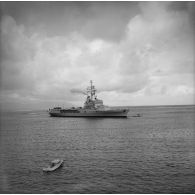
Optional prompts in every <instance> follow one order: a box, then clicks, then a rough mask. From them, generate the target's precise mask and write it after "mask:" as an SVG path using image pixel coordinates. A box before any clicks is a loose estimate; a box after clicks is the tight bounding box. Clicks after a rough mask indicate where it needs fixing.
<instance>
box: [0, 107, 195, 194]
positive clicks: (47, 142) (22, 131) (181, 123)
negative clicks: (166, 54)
mask: <svg viewBox="0 0 195 195" xmlns="http://www.w3.org/2000/svg"><path fill="white" fill-rule="evenodd" d="M136 114H140V117H136ZM194 116H195V106H194V105H192V106H148V107H130V112H129V116H128V118H52V117H49V115H48V113H47V112H46V111H31V112H27V111H25V112H1V126H0V192H1V193H20V194H21V193H63V194H64V193H69V194H71V193H76V194H78V193H90V194H92V193H98V194H101V193H121V194H122V193H128V194H131V193H133V194H136V193H141V194H143V193H195V145H194V143H195V140H194V139H195V137H194V131H195V128H194V127H195V126H194ZM56 158H59V159H64V165H63V167H61V168H60V169H58V170H56V171H55V172H52V173H44V172H43V171H42V169H43V168H44V167H47V165H48V163H49V162H50V161H51V160H53V159H56Z"/></svg>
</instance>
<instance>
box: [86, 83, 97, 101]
mask: <svg viewBox="0 0 195 195" xmlns="http://www.w3.org/2000/svg"><path fill="white" fill-rule="evenodd" d="M87 92H89V93H90V98H91V100H93V97H94V95H95V92H96V89H95V86H94V85H93V82H92V80H90V86H89V87H88V88H87Z"/></svg>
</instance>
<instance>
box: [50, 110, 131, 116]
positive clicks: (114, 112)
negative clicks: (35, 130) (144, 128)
mask: <svg viewBox="0 0 195 195" xmlns="http://www.w3.org/2000/svg"><path fill="white" fill-rule="evenodd" d="M127 113H128V110H127V109H125V110H112V111H81V112H79V113H71V112H66V113H63V112H52V111H50V112H49V114H50V116H51V117H127Z"/></svg>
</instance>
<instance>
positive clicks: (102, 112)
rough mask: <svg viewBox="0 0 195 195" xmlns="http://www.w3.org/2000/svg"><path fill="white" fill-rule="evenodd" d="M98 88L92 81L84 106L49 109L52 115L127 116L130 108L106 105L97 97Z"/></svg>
mask: <svg viewBox="0 0 195 195" xmlns="http://www.w3.org/2000/svg"><path fill="white" fill-rule="evenodd" d="M96 91H97V90H96V88H95V86H94V85H93V83H92V81H90V86H89V87H87V91H86V93H85V94H86V95H87V98H86V101H85V103H84V106H83V107H77V108H75V107H72V108H61V107H55V108H52V109H49V114H50V116H52V117H127V114H128V112H129V109H121V108H112V107H108V106H105V105H104V104H103V101H102V100H100V99H98V98H97V95H96Z"/></svg>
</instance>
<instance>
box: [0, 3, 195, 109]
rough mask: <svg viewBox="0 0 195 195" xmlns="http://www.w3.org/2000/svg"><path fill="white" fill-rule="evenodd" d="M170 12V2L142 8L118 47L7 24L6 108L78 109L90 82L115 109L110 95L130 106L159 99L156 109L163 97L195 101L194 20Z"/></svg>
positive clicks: (4, 55) (3, 90) (4, 38)
mask: <svg viewBox="0 0 195 195" xmlns="http://www.w3.org/2000/svg"><path fill="white" fill-rule="evenodd" d="M169 7H170V3H167V2H166V3H164V2H144V3H140V10H141V11H140V13H139V14H137V15H136V16H135V17H133V18H131V19H130V20H129V22H128V24H127V26H126V29H125V30H124V36H123V37H122V38H121V40H120V41H118V42H114V41H111V40H105V39H102V38H91V37H90V38H89V37H87V36H84V35H83V34H82V31H78V32H76V31H73V32H71V33H70V34H69V35H66V36H59V35H56V36H52V37H51V36H47V35H46V34H42V33H39V32H38V31H36V32H33V31H32V32H31V33H30V34H29V33H28V32H27V30H26V27H25V26H24V25H21V24H20V25H19V24H17V23H16V21H15V20H14V18H13V17H11V16H4V17H2V20H1V40H2V41H1V97H2V98H1V103H2V104H3V103H4V102H5V99H6V98H7V100H6V101H9V99H10V101H12V102H13V99H14V101H16V102H17V101H18V102H19V101H21V102H22V101H23V102H24V99H25V101H26V102H31V103H32V102H33V101H35V100H36V101H37V102H42V101H43V100H45V101H48V102H50V101H53V102H55V101H56V102H63V101H64V102H65V103H67V104H73V103H75V102H76V103H77V104H80V103H81V102H82V101H83V99H81V96H79V95H73V94H72V93H71V92H76V91H78V90H75V89H80V90H81V91H82V90H84V89H85V88H86V86H87V85H88V82H89V80H91V79H92V80H94V81H95V85H96V86H97V88H98V91H99V92H100V96H103V95H104V96H105V101H106V102H111V103H112V102H113V103H114V104H115V103H116V104H117V102H116V100H110V99H109V98H110V96H109V95H112V96H114V97H115V98H116V99H117V100H118V103H121V102H125V103H126V104H127V103H128V104H129V105H131V101H129V100H130V99H131V100H132V101H133V99H132V97H135V98H136V97H139V98H140V100H139V101H140V102H141V98H142V99H144V98H145V97H146V96H149V97H151V98H154V97H156V95H161V96H162V97H161V98H160V99H159V101H160V103H159V102H158V99H157V100H156V101H155V103H156V104H162V103H163V100H162V98H163V97H165V98H166V103H167V99H168V98H169V96H174V97H177V96H179V95H182V96H183V97H185V96H186V97H188V96H191V97H192V96H193V95H194V86H193V77H194V72H193V71H194V65H193V64H194V49H193V42H192V40H193V32H192V28H191V23H190V20H189V15H188V12H187V11H186V10H174V11H173V10H172V9H170V8H169ZM109 19H110V18H109ZM91 22H92V21H91ZM100 23H101V20H100ZM110 25H111V26H113V25H114V24H113V23H111V24H110ZM89 26H90V25H89ZM83 28H84V27H83ZM108 28H109V27H108ZM86 29H88V27H86ZM86 29H85V30H86ZM125 97H126V99H125ZM130 97H131V98H130ZM128 99H129V100H128ZM188 99H189V98H188ZM190 101H191V100H190ZM138 103H139V102H138ZM183 103H192V102H189V101H187V102H185V100H183ZM40 104H41V103H40ZM48 104H49V103H48ZM37 105H39V103H37ZM25 106H26V105H25Z"/></svg>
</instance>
